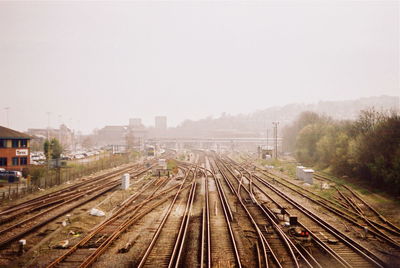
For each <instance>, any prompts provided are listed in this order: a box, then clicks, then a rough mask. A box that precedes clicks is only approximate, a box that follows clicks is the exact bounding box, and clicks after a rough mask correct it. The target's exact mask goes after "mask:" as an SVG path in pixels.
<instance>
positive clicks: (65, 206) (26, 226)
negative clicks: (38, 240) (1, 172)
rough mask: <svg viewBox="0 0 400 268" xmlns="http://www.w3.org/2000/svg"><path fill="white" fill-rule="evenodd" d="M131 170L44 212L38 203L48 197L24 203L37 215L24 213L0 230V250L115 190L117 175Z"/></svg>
mask: <svg viewBox="0 0 400 268" xmlns="http://www.w3.org/2000/svg"><path fill="white" fill-rule="evenodd" d="M130 169H131V168H127V169H123V170H121V171H118V172H117V173H116V174H114V175H107V176H104V177H102V179H101V181H100V182H98V183H96V182H95V183H92V182H90V183H89V186H88V185H86V186H88V187H85V188H84V189H83V190H81V189H79V188H75V187H74V189H75V192H74V193H73V194H72V193H71V194H70V196H69V198H66V197H64V196H63V197H61V198H60V199H59V200H61V201H59V202H52V203H51V204H48V205H47V206H46V207H45V208H44V210H43V207H42V205H40V203H38V202H39V201H40V202H46V201H48V198H52V197H49V196H43V197H42V200H40V199H41V198H37V199H36V200H35V202H32V203H29V202H26V203H25V204H24V205H22V208H21V209H23V210H24V211H25V210H26V209H27V207H30V211H29V212H36V211H37V210H40V211H39V212H38V213H36V214H34V215H29V214H28V212H27V211H25V214H27V216H26V217H24V219H22V220H20V221H18V222H16V223H11V224H8V225H7V226H4V224H3V227H4V228H2V229H1V230H0V235H1V239H0V248H4V247H6V246H8V245H10V244H11V243H12V242H14V241H16V240H18V239H21V238H23V237H25V236H26V235H28V234H30V233H32V232H34V231H35V230H37V229H38V228H40V227H42V226H44V225H46V224H48V223H50V222H52V221H54V220H56V219H57V218H59V217H61V216H63V215H65V214H66V213H68V212H70V211H71V210H73V209H75V208H78V207H80V206H82V205H84V204H86V203H88V202H90V201H92V200H94V199H96V198H98V197H100V196H102V195H103V194H105V193H107V192H109V191H112V190H114V189H116V188H117V187H118V186H119V185H120V182H119V177H118V176H119V175H121V174H122V173H125V172H127V171H129V170H130ZM146 171H147V169H142V170H140V171H138V172H135V173H134V175H135V176H138V175H141V174H143V173H144V172H146ZM7 211H10V209H8V210H4V211H3V212H4V214H3V215H7V214H6V212H7ZM16 212H18V210H12V212H11V213H13V215H15V213H16ZM16 219H18V218H16Z"/></svg>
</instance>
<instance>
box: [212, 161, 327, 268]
mask: <svg viewBox="0 0 400 268" xmlns="http://www.w3.org/2000/svg"><path fill="white" fill-rule="evenodd" d="M219 163H220V164H219V165H218V166H219V170H220V171H222V174H224V178H225V179H226V180H227V181H229V182H230V183H232V182H235V181H236V184H235V185H233V184H232V188H233V189H237V190H234V191H235V193H236V195H237V196H238V199H239V201H240V203H241V205H242V207H243V208H244V209H245V211H246V213H247V215H248V217H249V218H250V219H251V221H252V223H253V225H254V227H255V228H256V230H257V233H258V236H259V239H260V241H261V245H262V246H263V248H265V249H266V250H265V252H264V253H263V256H262V257H264V256H265V257H264V259H265V260H264V263H265V266H266V267H268V266H272V265H275V266H277V267H314V266H313V264H311V263H310V262H309V260H308V259H307V257H306V256H305V255H304V254H303V253H301V252H300V251H299V250H298V249H297V248H296V247H295V245H294V243H293V242H292V241H291V240H290V238H289V237H288V236H287V235H286V234H285V233H284V232H283V230H282V228H281V227H280V226H279V225H278V224H277V223H275V222H274V221H273V219H272V218H271V217H270V215H269V214H268V212H267V211H265V209H264V208H262V207H261V206H260V205H259V204H258V203H257V202H256V200H255V198H254V194H253V193H252V190H251V187H250V188H249V190H248V189H246V188H245V187H244V185H243V180H240V179H239V178H237V176H236V175H235V174H234V172H233V171H232V170H231V169H230V168H229V167H228V166H227V165H226V163H224V162H223V161H221V160H219ZM228 174H230V177H231V179H229V178H228ZM241 178H242V177H241ZM241 189H243V190H244V191H241ZM263 227H264V228H263ZM266 227H268V229H267V228H266ZM268 253H269V255H270V257H269V258H268V257H267V256H268ZM260 259H261V260H262V258H260ZM266 260H269V263H268V262H267V261H266ZM313 262H314V263H315V264H316V267H320V266H319V264H318V262H316V261H315V260H313Z"/></svg>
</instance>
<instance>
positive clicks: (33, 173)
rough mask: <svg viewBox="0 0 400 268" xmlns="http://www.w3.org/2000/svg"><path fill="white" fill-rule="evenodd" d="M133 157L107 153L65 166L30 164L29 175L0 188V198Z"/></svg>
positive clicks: (16, 194) (73, 177)
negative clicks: (23, 179) (21, 180)
mask: <svg viewBox="0 0 400 268" xmlns="http://www.w3.org/2000/svg"><path fill="white" fill-rule="evenodd" d="M134 159H135V156H132V155H126V154H124V155H109V156H104V157H102V158H100V159H98V160H94V161H91V162H86V163H74V162H72V163H69V164H68V165H67V166H66V167H62V168H54V169H48V168H47V167H45V166H32V167H31V168H30V170H29V177H30V178H28V179H27V180H26V181H24V182H21V183H20V182H18V183H10V184H8V185H7V186H5V187H2V188H0V200H1V202H2V203H3V202H6V201H8V200H12V199H16V198H21V197H23V196H25V195H26V194H28V193H33V192H36V191H40V190H43V189H46V188H50V187H54V186H57V185H60V184H63V183H65V182H68V181H73V180H74V179H76V178H80V177H83V176H87V175H90V174H93V173H96V172H98V171H101V170H105V169H109V168H113V167H117V166H119V165H123V164H127V163H129V162H131V161H133V160H134Z"/></svg>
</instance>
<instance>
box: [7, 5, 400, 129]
mask: <svg viewBox="0 0 400 268" xmlns="http://www.w3.org/2000/svg"><path fill="white" fill-rule="evenodd" d="M399 24H400V20H399V2H398V1H390V2H389V1H376V2H371V1H368V2H367V1H351V2H350V1H335V2H332V1H323V2H321V1H320V2H316V1H308V2H303V1H291V2H283V3H282V2H281V1H276V2H272V1H265V2H262V1H258V2H244V1H241V2H236V1H225V2H214V1H212V2H205V1H196V2H187V1H182V2H180V1H176V2H167V1H165V2H148V1H142V2H129V3H128V2H123V1H121V2H111V1H109V2H83V1H82V2H0V95H1V97H0V125H6V111H5V109H4V108H5V107H10V110H9V119H10V122H11V125H10V126H11V127H13V128H16V129H19V130H26V129H27V128H31V127H46V126H47V115H46V112H51V115H50V123H51V126H53V127H54V126H58V125H59V123H60V122H61V121H62V122H64V123H66V124H67V125H69V126H71V125H72V127H73V128H80V129H81V130H83V131H84V132H85V133H87V132H90V131H91V130H92V129H93V128H95V127H98V128H100V127H103V126H104V125H106V124H112V125H118V124H127V123H128V119H129V118H130V117H141V118H142V119H143V121H144V123H145V124H147V125H151V124H153V118H154V116H156V115H166V116H168V124H169V125H176V124H178V123H180V122H181V121H183V120H184V119H186V118H191V119H199V118H202V117H206V116H208V115H213V116H214V117H217V116H219V115H220V114H221V113H222V112H227V113H231V114H237V113H248V112H253V111H255V110H257V109H263V108H267V107H270V106H276V105H284V104H287V103H292V102H303V103H309V102H317V101H319V100H342V99H356V98H359V97H366V96H376V95H382V94H386V95H396V96H398V95H399V92H400V86H399V75H400V72H399V36H400V33H399Z"/></svg>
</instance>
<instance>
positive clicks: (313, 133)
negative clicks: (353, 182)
mask: <svg viewBox="0 0 400 268" xmlns="http://www.w3.org/2000/svg"><path fill="white" fill-rule="evenodd" d="M283 142H284V144H283V146H284V150H286V151H291V152H295V155H296V158H297V160H298V161H300V162H301V163H302V164H305V165H310V166H316V167H318V168H321V169H329V170H330V171H331V172H332V173H334V174H335V175H339V176H344V175H346V176H349V177H355V178H358V179H361V180H363V181H365V182H367V183H368V184H370V185H371V186H373V187H377V188H380V189H383V190H386V191H388V192H390V193H392V194H395V195H399V194H400V116H399V114H398V113H395V112H390V113H384V112H378V111H376V110H375V109H368V110H363V111H361V112H360V115H359V117H358V118H357V119H356V120H354V121H350V120H345V121H340V120H333V119H332V118H330V117H327V116H322V115H319V114H316V113H314V112H303V113H302V114H300V116H299V117H298V118H297V120H296V121H295V122H294V123H292V124H291V125H289V126H287V127H286V128H285V129H284V130H283Z"/></svg>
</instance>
